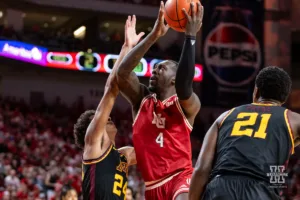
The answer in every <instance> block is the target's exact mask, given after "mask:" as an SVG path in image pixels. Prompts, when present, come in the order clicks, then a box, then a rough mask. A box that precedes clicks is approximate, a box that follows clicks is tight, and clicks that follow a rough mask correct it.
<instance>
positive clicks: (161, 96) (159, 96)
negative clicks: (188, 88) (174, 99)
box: [156, 88, 176, 101]
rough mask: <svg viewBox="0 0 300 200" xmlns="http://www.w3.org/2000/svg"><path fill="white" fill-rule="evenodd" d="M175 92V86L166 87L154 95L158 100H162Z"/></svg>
mask: <svg viewBox="0 0 300 200" xmlns="http://www.w3.org/2000/svg"><path fill="white" fill-rule="evenodd" d="M175 94H176V91H175V88H174V89H173V88H168V89H166V90H162V91H159V92H157V93H156V97H157V99H159V100H160V101H163V100H165V99H167V98H169V97H171V96H173V95H175Z"/></svg>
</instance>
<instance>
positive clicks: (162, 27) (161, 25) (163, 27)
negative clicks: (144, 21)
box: [152, 1, 169, 38]
mask: <svg viewBox="0 0 300 200" xmlns="http://www.w3.org/2000/svg"><path fill="white" fill-rule="evenodd" d="M164 13H165V5H164V2H163V1H161V2H160V8H159V13H158V17H157V20H156V22H155V25H154V27H153V30H152V33H153V34H154V35H155V36H156V37H158V38H159V37H162V36H164V35H165V34H166V33H167V31H168V30H169V25H168V24H165V18H164Z"/></svg>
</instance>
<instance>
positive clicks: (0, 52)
mask: <svg viewBox="0 0 300 200" xmlns="http://www.w3.org/2000/svg"><path fill="white" fill-rule="evenodd" d="M46 54H47V49H46V48H43V47H39V46H35V45H31V44H27V43H23V42H18V41H10V40H0V56H3V57H7V58H12V59H15V60H20V61H24V62H29V63H33V64H37V65H41V66H44V65H45V63H46Z"/></svg>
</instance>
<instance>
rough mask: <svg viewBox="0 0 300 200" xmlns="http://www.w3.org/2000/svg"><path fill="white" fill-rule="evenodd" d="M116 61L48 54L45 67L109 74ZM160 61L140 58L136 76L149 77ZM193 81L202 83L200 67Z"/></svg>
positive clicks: (114, 57) (111, 57)
mask: <svg viewBox="0 0 300 200" xmlns="http://www.w3.org/2000/svg"><path fill="white" fill-rule="evenodd" d="M117 59H118V55H114V54H98V53H87V52H78V53H74V52H48V54H47V56H46V66H48V67H52V68H63V69H70V70H80V71H91V72H103V73H110V72H111V71H112V68H113V66H114V64H115V62H116V60H117ZM160 61H162V60H159V59H145V58H142V59H141V61H140V63H139V64H138V65H137V66H136V67H135V69H134V72H135V73H136V75H137V76H145V77H150V76H151V73H152V69H153V67H154V65H155V64H156V63H158V62H160ZM194 81H198V82H200V81H202V65H199V64H196V65H195V77H194Z"/></svg>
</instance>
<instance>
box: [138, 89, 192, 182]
mask: <svg viewBox="0 0 300 200" xmlns="http://www.w3.org/2000/svg"><path fill="white" fill-rule="evenodd" d="M192 128H193V127H192V126H191V125H190V124H189V122H188V120H187V118H186V117H185V115H184V113H183V110H182V109H181V106H180V104H179V101H178V97H177V95H174V96H171V97H169V98H168V99H166V100H164V101H160V100H158V99H156V95H155V94H151V95H148V96H146V97H145V98H144V99H143V100H142V102H141V105H140V108H139V111H138V113H137V116H136V118H135V120H134V122H133V144H134V148H135V152H136V159H137V165H138V168H139V170H140V171H141V173H142V176H143V178H144V180H145V181H146V182H148V181H154V180H158V179H161V178H164V177H167V176H169V175H172V174H174V173H176V172H179V171H182V170H185V169H190V168H192V151H191V142H190V133H191V131H192Z"/></svg>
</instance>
